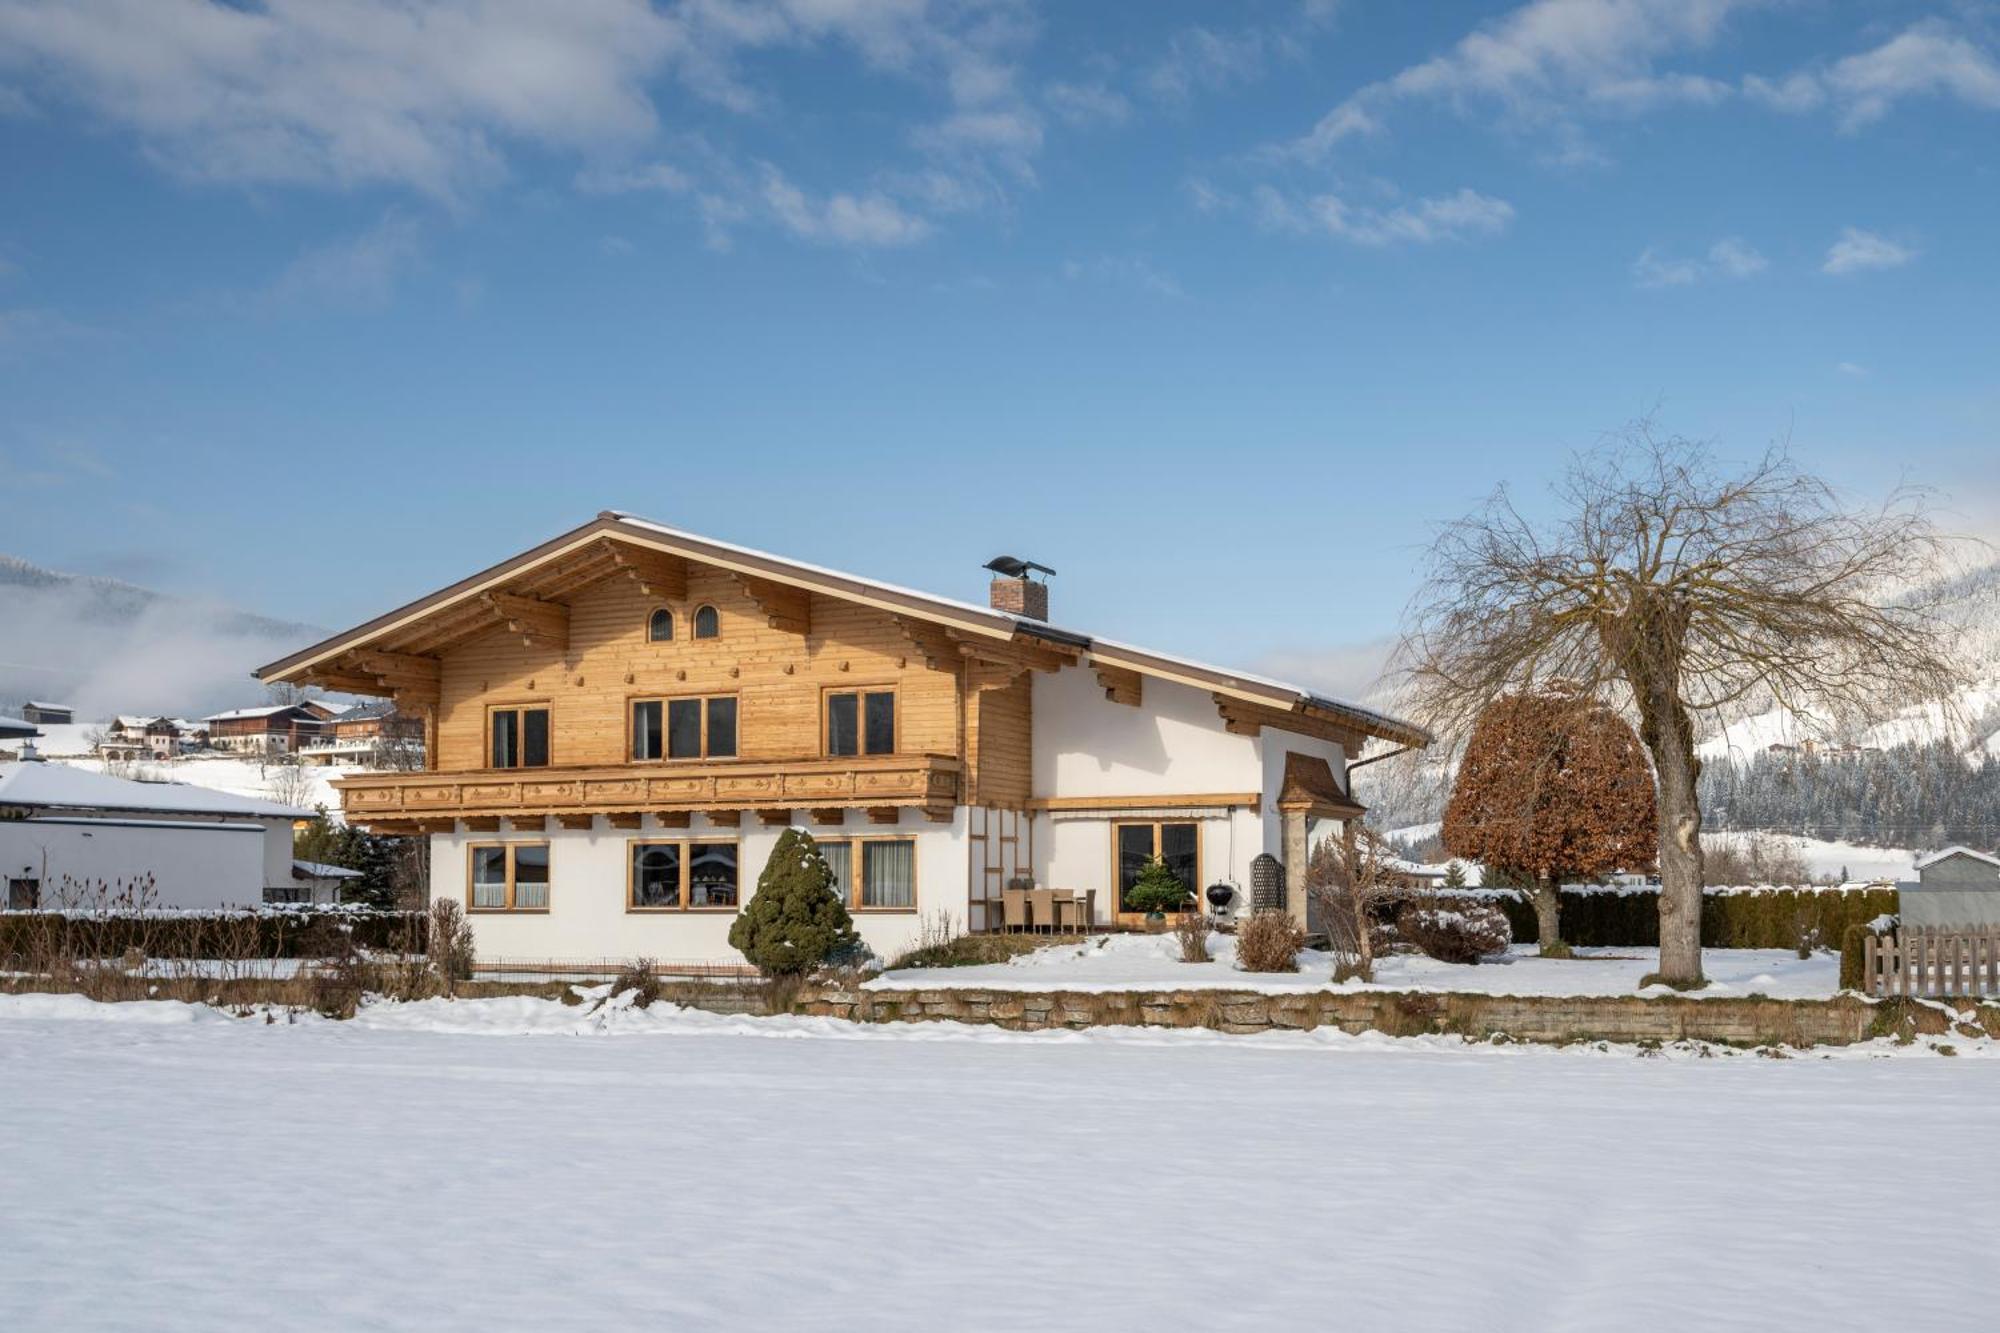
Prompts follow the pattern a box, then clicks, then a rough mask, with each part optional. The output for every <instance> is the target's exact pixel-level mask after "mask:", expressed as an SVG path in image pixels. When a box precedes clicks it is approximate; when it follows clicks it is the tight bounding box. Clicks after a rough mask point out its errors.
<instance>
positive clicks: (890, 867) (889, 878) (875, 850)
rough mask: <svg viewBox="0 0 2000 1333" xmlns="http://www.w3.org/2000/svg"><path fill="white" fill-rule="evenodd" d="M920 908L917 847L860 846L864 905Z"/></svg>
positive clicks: (892, 844)
mask: <svg viewBox="0 0 2000 1333" xmlns="http://www.w3.org/2000/svg"><path fill="white" fill-rule="evenodd" d="M916 904H917V844H915V843H914V842H864V843H862V844H861V905H862V906H863V907H914V906H916Z"/></svg>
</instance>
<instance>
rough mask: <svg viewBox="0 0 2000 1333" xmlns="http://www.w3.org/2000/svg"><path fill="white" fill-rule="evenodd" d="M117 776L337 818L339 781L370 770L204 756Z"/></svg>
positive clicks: (100, 765) (94, 763)
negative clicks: (321, 809)
mask: <svg viewBox="0 0 2000 1333" xmlns="http://www.w3.org/2000/svg"><path fill="white" fill-rule="evenodd" d="M49 762H51V763H62V764H67V765H69V766H70V767H72V768H81V769H84V770H86V771H88V772H92V773H102V772H104V771H105V765H104V762H103V761H102V760H100V759H61V760H57V759H51V760H50V761H49ZM114 771H116V772H117V773H118V774H119V775H120V776H123V777H128V778H134V779H138V780H141V781H146V782H185V783H187V784H188V785H189V786H191V787H205V788H207V789H208V790H210V791H221V792H228V793H229V794H231V795H232V796H250V797H255V798H257V799H259V800H265V801H277V802H279V803H281V804H285V805H296V806H298V807H300V808H302V809H306V810H310V809H312V808H314V807H315V806H324V807H325V808H326V809H327V811H328V812H329V813H332V814H335V815H337V814H338V813H339V811H340V793H338V792H336V791H335V790H334V789H333V786H332V782H333V779H335V778H342V777H346V776H347V775H348V774H349V773H361V772H366V771H368V770H366V769H361V768H357V767H352V766H347V765H341V764H332V765H328V766H326V767H320V766H318V765H313V764H297V765H286V764H260V763H258V762H257V761H256V760H254V759H225V758H221V757H215V758H210V757H206V756H200V757H194V758H188V759H176V760H172V761H170V762H167V763H153V762H141V763H137V764H128V765H122V766H120V767H118V768H117V769H115V770H114Z"/></svg>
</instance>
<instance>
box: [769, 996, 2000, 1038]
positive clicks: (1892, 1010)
mask: <svg viewBox="0 0 2000 1333" xmlns="http://www.w3.org/2000/svg"><path fill="white" fill-rule="evenodd" d="M1962 1008H1964V1009H1967V1010H1971V1009H1973V1008H1974V1005H1973V1002H1971V1001H1965V1002H1963V1004H1962ZM794 1010H795V1012H798V1013H805V1014H817V1015H823V1016H826V1017H831V1018H845V1019H852V1020H855V1021H857V1022H864V1023H867V1022H874V1023H886V1022H896V1021H922V1020H935V1019H942V1020H951V1021H955V1022H961V1023H992V1024H995V1025H996V1026H999V1027H1005V1028H1013V1029H1017V1030H1023V1031H1033V1030H1037V1029H1043V1028H1087V1027H1099V1026H1150V1027H1182V1028H1187V1027H1202V1028H1211V1029H1214V1030H1216V1031H1220V1032H1270V1031H1279V1030H1284V1029H1294V1030H1304V1029H1311V1028H1320V1027H1337V1028H1340V1029H1341V1030H1342V1031H1344V1032H1371V1031H1372V1032H1382V1033H1386V1034H1388V1035H1390V1036H1399V1037H1407V1036H1418V1035H1422V1034H1425V1033H1456V1034H1458V1035H1460V1036H1464V1037H1471V1038H1490V1037H1506V1038H1509V1039H1512V1040H1515V1041H1532V1042H1550V1043H1564V1042H1573V1041H1614V1042H1670V1041H1680V1040H1690V1041H1712V1042H1722V1043H1727V1044H1730V1045H1739V1046H1763V1045H1786V1046H1821V1045H1845V1044H1847V1043H1849V1042H1855V1041H1862V1040H1866V1039H1867V1038H1870V1037H1879V1036H1895V1035H1900V1034H1910V1035H1916V1034H1926V1033H1928V1034H1942V1033H1945V1032H1947V1031H1957V1032H1958V1033H1959V1035H1961V1036H1966V1037H1974V1036H1984V1035H1986V1033H1987V1032H2000V1007H1996V1006H1992V1005H1980V1006H1978V1007H1977V1016H1976V1017H1975V1019H1974V1021H1973V1022H1972V1023H1970V1024H1966V1023H1954V1022H1953V1021H1952V1019H1951V1017H1950V1015H1948V1014H1946V1013H1945V1012H1944V1011H1943V1010H1941V1009H1938V1008H1934V1007H1930V1006H1924V1005H1913V1004H1908V1003H1903V1004H1893V1003H1871V1002H1869V1001H1867V1000H1864V999H1862V998H1861V997H1859V996H1854V995H1843V996H1839V997H1836V998H1834V999H1831V1000H1770V999H1762V998H1744V999H1734V998H1730V999H1722V998H1717V999H1706V1000H1704V999H1690V998H1685V997H1682V996H1667V997H1662V998H1657V999H1656V998H1641V997H1639V996H1636V995H1594V996H1510V995H1478V994H1468V993H1463V992H1457V993H1451V994H1437V993H1430V992H1417V991H1331V990H1328V991H1304V992H1287V993H1283V994H1264V993H1260V992H1255V991H1227V990H1147V991H1112V992H1084V991H1008V990H975V989H959V988H955V987H941V988H937V989H932V990H872V989H859V988H854V987H846V986H840V985H810V986H807V987H806V988H805V989H803V990H802V991H800V992H799V995H798V998H797V1000H796V1002H795V1004H794Z"/></svg>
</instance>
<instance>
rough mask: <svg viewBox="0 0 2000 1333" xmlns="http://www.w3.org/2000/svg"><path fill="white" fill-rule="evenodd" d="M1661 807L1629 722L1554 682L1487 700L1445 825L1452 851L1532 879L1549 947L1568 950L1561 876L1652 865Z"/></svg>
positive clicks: (1554, 951) (1554, 952) (1552, 951)
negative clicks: (1562, 917)
mask: <svg viewBox="0 0 2000 1333" xmlns="http://www.w3.org/2000/svg"><path fill="white" fill-rule="evenodd" d="M1657 819H1658V814H1657V812H1656V810H1655V808H1654V802H1653V772H1652V770H1651V769H1650V768H1648V767H1647V766H1646V754H1645V751H1644V750H1642V749H1640V747H1639V738H1638V737H1637V736H1635V735H1634V734H1633V733H1632V728H1631V726H1630V725H1629V724H1627V723H1626V721H1625V719H1623V718H1621V717H1619V716H1618V714H1617V713H1616V712H1614V711H1612V709H1611V708H1610V707H1609V706H1607V705H1606V704H1604V703H1603V702H1602V701H1600V700H1597V699H1594V698H1592V697H1590V696H1589V695H1587V694H1584V693H1583V692H1581V691H1580V690H1578V689H1576V688H1575V687H1574V686H1568V685H1563V684H1552V685H1550V686H1548V687H1546V688H1543V689H1540V690H1535V691H1532V692H1525V693H1520V694H1506V695H1502V696H1501V697H1500V698H1498V699H1495V700H1494V701H1493V702H1492V703H1490V704H1488V705H1487V706H1486V707H1485V708H1484V709H1483V710H1482V711H1481V712H1480V714H1479V720H1478V721H1477V722H1476V723H1474V724H1473V727H1472V735H1471V737H1470V738H1469V739H1468V740H1467V741H1466V743H1465V753H1464V755H1463V756H1462V757H1461V758H1460V759H1459V764H1458V776H1457V777H1456V779H1455V780H1454V781H1453V783H1452V789H1451V801H1450V803H1449V804H1447V805H1446V807H1445V812H1444V827H1443V829H1442V830H1441V834H1442V837H1443V839H1444V846H1445V850H1446V851H1448V852H1450V853H1451V854H1452V855H1453V856H1462V857H1465V858H1467V859H1469V860H1474V861H1479V862H1482V863H1484V864H1485V865H1486V866H1488V867H1489V868H1498V869H1502V870H1505V871H1509V872H1511V873H1512V874H1514V875H1517V876H1520V877H1523V878H1525V879H1527V880H1529V881H1530V888H1529V893H1530V896H1531V898H1532V900H1533V902H1534V905H1535V927H1536V935H1537V936H1538V938H1539V939H1540V941H1541V951H1542V954H1543V956H1544V957H1567V956H1568V954H1569V948H1568V946H1567V945H1565V944H1564V943H1563V942H1562V929H1561V923H1560V915H1559V914H1560V898H1559V896H1558V895H1559V893H1560V890H1561V888H1562V885H1563V882H1564V881H1565V880H1569V879H1592V878H1595V877H1596V876H1598V875H1603V874H1607V873H1609V872H1611V871H1614V870H1638V869H1643V868H1645V867H1647V866H1650V865H1652V863H1653V849H1654V845H1655V844H1654V839H1655V837H1656V835H1657V832H1658V828H1657V824H1656V821H1657ZM1489 882H1491V881H1489Z"/></svg>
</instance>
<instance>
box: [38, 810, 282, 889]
mask: <svg viewBox="0 0 2000 1333" xmlns="http://www.w3.org/2000/svg"><path fill="white" fill-rule="evenodd" d="M273 843H275V844H276V845H277V847H278V848H279V849H280V850H281V851H282V852H283V854H284V879H283V880H275V881H274V880H267V879H266V867H267V864H268V862H269V861H270V859H271V855H270V845H271V844H273ZM291 843H292V834H291V826H290V824H289V823H285V822H283V821H268V822H250V821H234V822H179V821H164V820H161V821H143V820H133V821H114V820H98V819H80V818H79V819H65V820H55V819H24V820H0V879H12V878H28V879H39V880H41V882H42V888H41V894H42V898H41V901H42V906H44V907H57V906H60V905H61V902H60V895H61V894H62V892H63V877H64V876H65V875H67V876H69V877H70V878H71V879H72V880H74V881H76V882H77V883H78V884H94V882H95V881H99V880H102V881H104V882H105V883H106V884H107V885H108V886H109V891H110V892H111V893H112V894H114V895H115V894H116V893H118V892H119V890H120V888H121V887H122V886H130V885H131V884H133V883H134V882H135V881H137V880H139V879H141V878H142V877H144V876H146V875H151V876H152V877H153V897H152V898H151V902H152V905H154V906H157V907H252V906H256V905H257V904H259V903H261V902H262V901H263V899H264V886H265V884H266V883H286V882H289V881H290V878H291V868H292V862H291ZM87 891H88V892H92V893H94V888H93V889H90V890H87ZM4 901H5V900H4V898H0V902H4Z"/></svg>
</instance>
